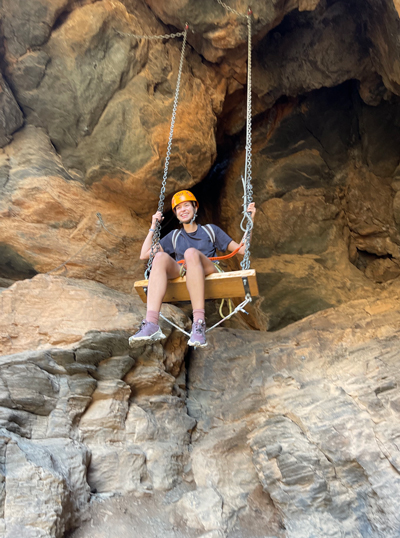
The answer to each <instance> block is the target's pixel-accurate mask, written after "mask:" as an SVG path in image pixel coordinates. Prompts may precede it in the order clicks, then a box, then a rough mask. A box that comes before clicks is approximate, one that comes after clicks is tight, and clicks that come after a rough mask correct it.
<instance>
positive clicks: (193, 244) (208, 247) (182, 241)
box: [160, 224, 232, 261]
mask: <svg viewBox="0 0 400 538" xmlns="http://www.w3.org/2000/svg"><path fill="white" fill-rule="evenodd" d="M209 226H211V227H212V229H213V230H214V234H215V244H214V245H213V243H212V241H211V239H210V236H209V235H208V233H207V232H206V231H205V230H203V228H202V227H201V226H200V224H198V225H197V230H196V231H195V232H193V233H187V232H185V230H184V229H183V228H182V230H181V233H180V234H179V235H178V237H177V241H176V249H175V250H176V252H175V251H174V247H173V245H172V236H173V234H174V232H175V231H176V230H173V231H172V232H169V234H167V235H166V236H165V237H163V238H162V239H161V241H160V244H161V246H162V248H163V249H164V252H166V253H167V254H169V255H170V256H172V257H175V259H176V260H177V261H178V260H183V257H184V255H185V251H186V250H187V249H188V248H196V249H197V250H200V252H202V253H203V254H204V255H205V256H207V258H212V257H213V256H215V250H216V248H217V249H218V250H221V251H222V252H224V251H225V250H226V249H227V248H228V245H229V243H230V242H231V241H232V239H231V237H229V235H228V234H226V233H225V232H224V231H223V230H221V228H219V227H218V226H216V225H215V224H209Z"/></svg>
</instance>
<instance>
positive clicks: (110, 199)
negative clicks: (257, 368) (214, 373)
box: [0, 0, 400, 329]
mask: <svg viewBox="0 0 400 538" xmlns="http://www.w3.org/2000/svg"><path fill="white" fill-rule="evenodd" d="M235 7H236V9H237V10H238V11H239V12H244V13H245V12H246V8H245V7H244V6H242V5H241V3H240V2H238V3H237V5H236V6H235ZM252 9H253V13H254V16H253V34H254V35H253V126H254V127H253V147H254V158H253V181H254V193H255V201H256V203H257V206H258V207H259V211H258V214H257V221H256V229H255V232H254V241H253V245H252V256H253V265H254V267H255V268H256V269H257V270H258V271H259V275H260V278H259V284H260V298H259V299H258V302H257V304H256V305H255V308H254V309H253V313H252V320H251V324H252V325H253V326H256V327H258V328H262V329H274V328H279V327H282V326H284V325H286V324H287V323H290V322H291V321H294V320H296V319H300V318H302V317H304V316H306V315H309V314H311V313H312V312H315V311H317V310H320V309H322V308H326V307H329V306H333V305H337V304H340V303H342V302H345V301H347V300H350V299H353V298H357V297H359V296H360V295H362V294H363V293H365V291H366V290H368V291H370V292H376V293H379V292H380V290H381V289H383V288H382V287H384V286H387V285H390V282H392V281H393V280H394V279H395V278H397V277H398V275H399V265H398V258H399V253H398V244H399V236H398V230H397V228H398V222H399V221H400V217H399V209H398V208H399V206H400V201H399V197H398V196H397V194H396V193H397V192H398V188H399V187H398V183H397V179H396V178H397V174H398V171H397V167H398V164H399V152H398V146H399V141H400V133H399V101H398V96H397V94H398V93H399V92H398V90H397V88H398V87H397V67H396V66H397V63H396V62H397V58H398V50H397V37H396V36H397V26H398V23H399V15H398V12H397V10H396V6H394V5H392V3H391V2H389V1H388V2H374V1H373V0H370V1H369V2H367V3H365V4H363V3H360V2H358V1H354V2H341V1H331V0H329V1H328V0H321V1H319V2H317V1H310V2H305V1H301V2H300V1H293V2H274V3H272V2H267V3H265V2H255V3H254V5H253V6H252ZM0 10H1V13H2V27H1V36H2V51H3V55H2V64H1V67H2V73H3V81H4V83H3V87H4V91H3V93H2V95H3V99H4V106H5V109H4V110H5V112H4V114H3V115H4V122H3V131H2V134H1V137H0V142H1V141H2V142H1V146H2V150H1V154H0V161H1V162H0V171H1V174H0V176H1V177H0V184H1V185H2V197H1V200H0V210H1V216H2V219H1V220H0V244H1V249H2V250H1V251H2V253H3V256H2V258H1V261H0V268H1V271H0V276H1V277H2V278H3V279H6V280H7V279H8V281H12V280H13V279H19V278H25V277H28V278H29V277H31V276H32V275H34V274H36V273H42V272H48V271H52V270H54V269H56V268H59V269H57V270H58V271H63V274H64V275H68V276H70V277H79V278H88V279H92V280H96V281H99V282H102V283H104V284H106V285H108V286H111V287H113V288H115V289H118V290H122V291H130V290H131V287H132V282H133V281H134V280H135V279H136V278H138V277H140V276H141V274H142V270H143V264H142V263H141V262H139V260H138V253H139V251H140V246H141V241H142V238H143V237H144V235H145V232H146V230H147V227H148V222H149V219H150V217H151V214H152V213H153V212H154V209H155V207H156V204H157V199H158V194H159V188H160V182H161V176H162V170H163V164H164V155H165V151H166V143H167V138H168V132H169V120H170V111H171V108H172V101H173V94H174V88H175V84H176V76H177V67H178V63H179V56H180V41H179V40H153V41H145V40H138V39H136V38H135V37H134V36H133V35H132V34H135V33H139V34H164V33H168V32H171V31H174V30H176V29H178V30H179V29H181V28H182V25H183V24H184V22H186V21H187V22H189V25H190V29H189V33H188V46H187V51H186V57H185V62H184V68H183V73H182V88H181V95H180V103H179V109H178V114H177V120H176V126H175V137H174V145H173V151H172V157H171V162H170V178H169V181H168V183H167V192H166V194H167V206H166V209H167V210H168V209H169V206H168V203H169V199H170V195H171V194H172V193H173V192H174V191H176V190H177V189H180V188H191V187H194V190H195V192H196V194H198V196H199V198H200V201H201V203H202V206H203V208H204V211H203V219H206V220H207V219H208V220H210V219H213V221H214V222H216V223H217V224H220V225H221V226H223V227H224V228H226V229H227V230H228V231H229V233H230V234H231V235H232V237H233V238H234V239H236V240H238V239H239V238H240V230H239V227H238V223H239V220H240V217H239V211H240V202H241V192H240V189H241V183H240V174H241V173H242V172H243V163H244V158H243V145H244V134H243V128H244V122H245V90H246V87H245V84H246V18H245V17H238V16H236V15H235V14H232V13H229V12H227V11H226V10H225V9H223V7H222V6H221V5H219V4H218V3H217V2H212V1H209V2H207V3H205V4H202V5H201V6H200V4H198V3H196V2H194V1H189V0H188V1H183V0H182V1H179V2H178V1H176V2H175V1H174V2H169V3H168V4H166V3H163V2H152V1H148V2H144V1H139V0H129V1H128V0H125V1H124V2H110V1H109V0H102V1H98V2H92V1H85V2H73V1H67V0H65V1H61V0H60V1H57V2H56V1H50V0H48V1H44V0H40V1H39V0H35V1H34V2H30V3H29V5H26V3H24V2H13V3H11V2H7V1H3V2H2V3H1V6H0ZM27 20H29V23H26V21H27ZM98 213H100V215H101V218H99V217H98ZM171 219H172V217H171V218H170V215H168V218H167V219H166V220H168V226H171V225H172V224H171ZM103 224H104V226H103ZM67 260H68V263H66V264H65V262H66V261H67ZM60 266H61V267H60ZM232 266H233V267H237V263H236V262H234V264H233V265H232ZM3 281H4V282H5V280H3Z"/></svg>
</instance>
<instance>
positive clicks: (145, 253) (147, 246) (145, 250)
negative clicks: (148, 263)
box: [140, 211, 164, 260]
mask: <svg viewBox="0 0 400 538" xmlns="http://www.w3.org/2000/svg"><path fill="white" fill-rule="evenodd" d="M163 219H164V217H163V216H162V215H161V211H157V213H155V214H154V215H153V216H152V218H151V228H150V230H149V233H148V234H147V237H146V239H145V240H144V242H143V245H142V250H141V251H140V259H141V260H148V259H149V257H150V251H151V245H152V243H153V235H154V230H155V228H156V225H157V222H161V221H162V220H163ZM157 251H158V252H163V248H162V246H161V245H160V244H158V249H157Z"/></svg>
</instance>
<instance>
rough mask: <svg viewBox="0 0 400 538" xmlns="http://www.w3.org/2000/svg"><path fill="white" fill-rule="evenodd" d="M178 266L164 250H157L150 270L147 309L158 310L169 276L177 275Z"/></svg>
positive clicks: (174, 276) (175, 276)
mask: <svg viewBox="0 0 400 538" xmlns="http://www.w3.org/2000/svg"><path fill="white" fill-rule="evenodd" d="M179 270H180V267H179V265H178V264H177V263H176V261H175V260H173V259H172V258H171V256H170V255H169V254H167V253H166V252H157V254H156V255H155V257H154V261H153V267H152V269H151V272H150V278H149V288H148V292H147V310H150V311H153V312H159V311H160V310H161V304H162V300H163V299H164V295H165V292H166V291H167V284H168V280H169V279H170V278H177V277H178V276H179Z"/></svg>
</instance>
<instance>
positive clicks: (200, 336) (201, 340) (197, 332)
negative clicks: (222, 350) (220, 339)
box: [188, 319, 207, 347]
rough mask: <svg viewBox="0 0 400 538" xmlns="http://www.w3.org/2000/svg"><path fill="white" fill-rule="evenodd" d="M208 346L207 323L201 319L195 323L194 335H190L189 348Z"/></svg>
mask: <svg viewBox="0 0 400 538" xmlns="http://www.w3.org/2000/svg"><path fill="white" fill-rule="evenodd" d="M206 345H207V340H206V323H205V321H204V320H203V319H199V321H196V322H195V323H193V327H192V334H191V335H190V340H189V342H188V346H193V347H206Z"/></svg>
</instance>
